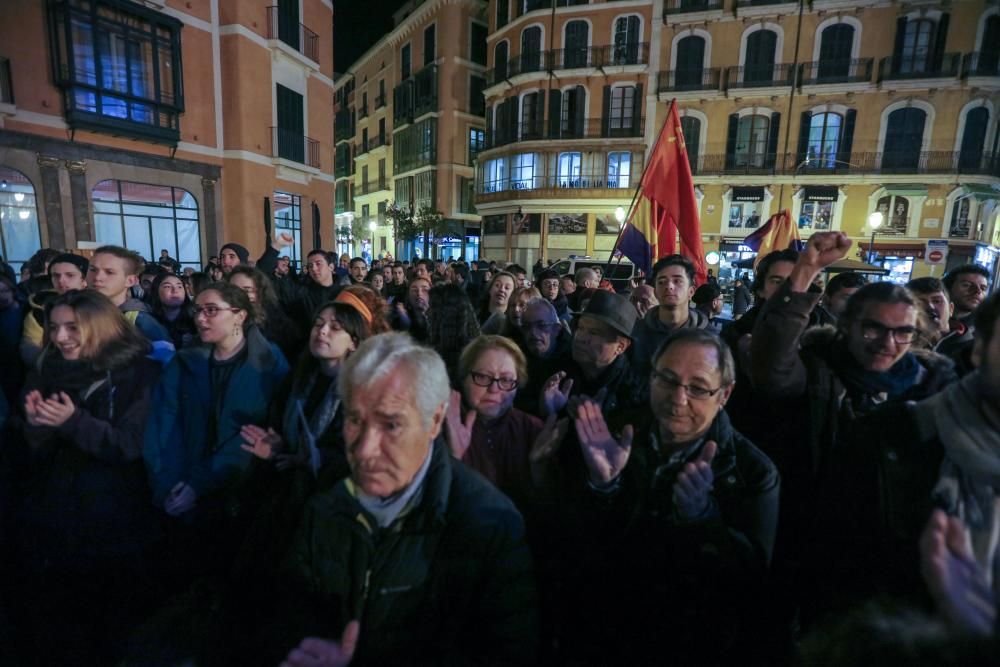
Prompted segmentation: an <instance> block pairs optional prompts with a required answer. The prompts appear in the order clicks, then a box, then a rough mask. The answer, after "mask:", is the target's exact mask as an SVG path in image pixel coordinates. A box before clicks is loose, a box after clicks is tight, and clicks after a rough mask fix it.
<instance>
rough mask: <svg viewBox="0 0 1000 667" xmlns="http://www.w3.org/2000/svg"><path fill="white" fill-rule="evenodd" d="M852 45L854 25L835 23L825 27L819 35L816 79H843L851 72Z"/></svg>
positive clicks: (821, 80)
mask: <svg viewBox="0 0 1000 667" xmlns="http://www.w3.org/2000/svg"><path fill="white" fill-rule="evenodd" d="M853 45H854V26H852V25H850V24H848V23H837V24H834V25H831V26H828V27H827V28H825V29H824V30H823V32H822V34H821V35H820V45H819V65H818V68H817V72H816V75H817V79H818V81H820V82H823V81H843V80H846V79H847V77H848V76H849V75H850V73H851V49H852V47H853Z"/></svg>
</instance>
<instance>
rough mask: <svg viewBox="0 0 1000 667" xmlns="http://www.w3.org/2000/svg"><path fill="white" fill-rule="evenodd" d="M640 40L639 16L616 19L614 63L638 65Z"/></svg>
mask: <svg viewBox="0 0 1000 667" xmlns="http://www.w3.org/2000/svg"><path fill="white" fill-rule="evenodd" d="M640 41H641V40H640V38H639V17H638V16H621V17H619V18H618V19H616V20H615V48H614V53H613V54H612V61H611V62H612V64H615V65H637V64H638V63H639V42H640Z"/></svg>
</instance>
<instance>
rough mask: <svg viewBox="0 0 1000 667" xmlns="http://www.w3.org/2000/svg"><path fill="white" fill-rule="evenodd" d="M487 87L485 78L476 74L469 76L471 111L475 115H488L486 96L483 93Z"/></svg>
mask: <svg viewBox="0 0 1000 667" xmlns="http://www.w3.org/2000/svg"><path fill="white" fill-rule="evenodd" d="M485 88H486V79H485V78H483V77H481V76H476V75H475V74H473V75H472V76H470V77H469V113H471V114H472V115H473V116H485V115H486V97H485V96H484V95H483V90H484V89H485Z"/></svg>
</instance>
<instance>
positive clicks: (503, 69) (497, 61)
mask: <svg viewBox="0 0 1000 667" xmlns="http://www.w3.org/2000/svg"><path fill="white" fill-rule="evenodd" d="M493 70H494V71H495V72H496V77H495V78H494V81H502V80H504V79H506V78H507V42H499V43H497V45H496V46H494V47H493Z"/></svg>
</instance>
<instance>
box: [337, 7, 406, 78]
mask: <svg viewBox="0 0 1000 667" xmlns="http://www.w3.org/2000/svg"><path fill="white" fill-rule="evenodd" d="M405 1H406V0H333V69H334V70H335V71H336V72H343V71H344V70H346V69H347V68H348V67H350V65H351V63H353V62H354V61H355V60H357V59H358V56H360V55H361V54H362V53H364V52H365V51H367V50H368V47H370V46H371V45H372V44H374V43H375V42H377V41H378V40H379V38H380V37H382V35H384V34H386V33H387V32H389V31H390V30H392V13H393V12H394V11H396V10H397V9H399V8H400V7H402V6H403V4H404V3H405Z"/></svg>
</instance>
